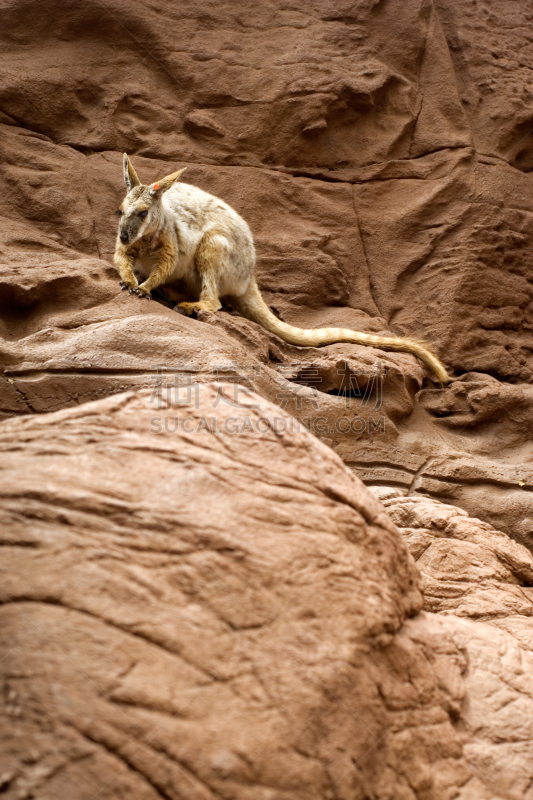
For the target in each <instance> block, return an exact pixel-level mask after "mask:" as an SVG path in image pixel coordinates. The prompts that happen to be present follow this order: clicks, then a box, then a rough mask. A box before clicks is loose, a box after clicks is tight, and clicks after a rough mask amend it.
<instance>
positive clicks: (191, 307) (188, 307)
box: [178, 300, 220, 317]
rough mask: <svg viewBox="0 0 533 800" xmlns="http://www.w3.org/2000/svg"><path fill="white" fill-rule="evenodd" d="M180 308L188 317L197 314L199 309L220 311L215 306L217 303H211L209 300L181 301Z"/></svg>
mask: <svg viewBox="0 0 533 800" xmlns="http://www.w3.org/2000/svg"><path fill="white" fill-rule="evenodd" d="M178 308H180V309H181V310H182V311H184V312H185V314H187V316H188V317H193V316H195V315H196V314H197V313H198V311H218V309H217V308H215V303H211V302H210V301H208V300H197V301H196V302H195V303H180V304H179V305H178ZM219 308H220V306H219Z"/></svg>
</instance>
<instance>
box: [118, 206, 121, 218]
mask: <svg viewBox="0 0 533 800" xmlns="http://www.w3.org/2000/svg"><path fill="white" fill-rule="evenodd" d="M121 216H122V209H121V208H119V210H118V211H117V217H121Z"/></svg>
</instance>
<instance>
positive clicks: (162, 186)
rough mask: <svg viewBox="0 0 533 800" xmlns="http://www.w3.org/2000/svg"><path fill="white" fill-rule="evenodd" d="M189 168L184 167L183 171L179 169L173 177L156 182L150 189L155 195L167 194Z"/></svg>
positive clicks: (168, 176) (169, 176)
mask: <svg viewBox="0 0 533 800" xmlns="http://www.w3.org/2000/svg"><path fill="white" fill-rule="evenodd" d="M186 169H187V167H183V169H179V170H178V171H177V172H173V173H172V174H171V175H167V176H166V178H161V180H160V181H156V183H153V184H152V185H151V186H150V189H151V190H152V192H153V193H154V194H155V195H162V194H163V192H166V191H167V190H168V189H170V187H171V186H172V184H173V183H175V182H176V181H177V180H178V178H179V176H180V175H181V173H182V172H185V170H186Z"/></svg>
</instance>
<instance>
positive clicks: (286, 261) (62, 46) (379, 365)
mask: <svg viewBox="0 0 533 800" xmlns="http://www.w3.org/2000/svg"><path fill="white" fill-rule="evenodd" d="M502 14H503V17H502ZM508 14H511V17H510V19H511V18H512V22H511V23H509V24H507V23H505V25H504V24H503V22H502V19H503V18H505V19H507V16H508ZM28 19H31V20H32V24H31V25H28V24H27V20H28ZM529 21H530V20H529V11H528V9H527V5H524V4H513V7H512V13H511V11H510V10H509V9H507V6H505V11H502V6H501V4H500V3H498V2H497V1H496V0H487V2H485V3H484V4H483V7H482V8H478V6H477V5H476V4H475V3H473V2H472V3H471V2H463V0H461V2H454V0H446V1H445V2H444V1H443V2H441V1H440V0H439V2H436V1H435V2H430V1H429V0H406V2H402V3H401V8H400V7H399V6H397V4H394V3H388V4H383V3H375V2H360V3H357V4H355V5H354V4H353V3H349V4H346V3H345V4H343V3H339V2H335V3H330V2H328V0H321V1H320V2H318V3H315V4H313V5H312V6H309V4H304V5H300V6H290V7H289V6H286V5H284V4H283V3H282V2H279V0H272V2H268V3H261V5H260V7H258V8H254V9H253V10H252V9H250V8H249V7H248V6H243V4H242V2H239V0H234V2H228V3H224V4H222V5H221V4H211V5H209V6H205V4H204V6H203V10H202V12H201V13H200V11H199V10H198V9H197V7H196V4H193V3H180V4H179V7H178V6H176V7H174V6H169V5H168V4H166V5H165V4H159V5H158V4H156V5H155V6H152V7H151V10H150V11H148V10H147V9H145V8H144V7H142V8H141V7H138V6H136V5H134V4H132V3H129V2H126V4H124V3H122V4H121V5H120V6H118V5H116V4H115V3H113V2H107V0H105V2H103V3H99V4H97V5H94V4H85V5H84V6H83V7H79V5H78V4H75V3H70V2H67V3H63V2H62V3H60V4H56V5H55V6H54V4H52V5H51V4H50V3H47V4H46V5H44V6H43V5H42V4H41V3H38V2H34V1H33V0H31V1H30V0H25V1H24V2H23V3H22V2H20V0H18V1H17V2H12V3H11V4H9V5H8V7H6V9H4V13H3V29H2V36H3V40H4V42H5V45H4V50H3V55H2V56H0V58H3V59H4V66H5V69H4V70H3V71H2V78H1V80H0V100H1V108H2V112H3V113H2V116H1V118H0V125H1V140H0V147H1V159H0V183H1V194H0V197H1V200H0V202H1V209H0V213H1V214H2V226H1V231H0V237H1V242H0V248H1V249H0V258H1V259H2V275H1V276H0V311H1V314H2V320H1V323H0V324H1V326H2V330H1V334H2V336H3V337H4V341H3V342H2V361H3V362H4V364H5V367H4V369H5V370H7V371H6V372H4V375H5V376H6V380H5V381H3V382H2V386H1V396H0V412H1V413H2V415H3V416H4V417H6V416H7V417H9V416H11V415H13V414H19V413H22V414H26V413H41V412H43V411H48V410H55V409H59V408H63V407H65V406H68V405H72V404H73V403H78V402H83V401H85V400H93V399H98V398H99V397H102V396H105V395H107V394H110V393H112V392H117V391H121V390H125V389H129V388H138V387H139V386H142V385H147V384H151V383H153V380H154V373H156V372H157V367H160V368H166V369H167V370H168V371H169V373H170V375H171V381H173V380H174V378H175V375H176V373H179V372H182V373H184V374H185V376H186V379H187V380H188V379H189V378H190V376H191V375H193V376H194V379H195V380H212V379H217V378H218V377H225V378H226V377H228V374H229V373H230V374H231V375H233V376H234V377H235V378H238V379H240V380H241V381H245V382H246V384H247V385H248V386H250V387H252V388H254V389H255V390H257V391H259V392H260V393H261V394H263V395H265V396H267V397H268V398H269V399H270V400H272V401H273V402H275V403H277V404H278V405H283V406H284V407H285V408H286V409H287V410H289V411H291V412H292V413H295V414H297V415H298V416H299V418H300V419H303V420H306V421H307V423H308V424H309V425H310V427H311V429H312V430H313V431H314V432H315V433H316V434H317V435H319V436H320V437H321V438H322V439H323V440H324V441H325V442H326V443H328V444H329V445H330V446H332V447H333V448H334V449H335V450H336V451H337V452H338V453H339V455H341V457H342V458H343V459H344V460H345V462H346V463H348V464H349V465H350V466H351V467H352V468H354V469H356V470H357V471H358V474H359V475H360V476H361V477H363V479H364V480H366V481H367V482H370V483H376V484H378V485H380V484H383V483H385V484H391V483H392V484H394V485H396V486H399V487H402V488H403V489H404V490H405V491H409V490H410V489H411V488H412V486H413V482H415V483H416V489H417V491H422V492H424V493H429V494H430V495H431V496H433V497H434V498H436V499H440V500H443V501H445V502H449V503H452V504H454V505H459V506H460V507H463V508H465V509H466V510H468V511H469V512H470V513H472V514H474V515H475V516H477V517H480V518H482V519H484V520H486V521H487V522H489V523H490V524H492V525H493V526H495V527H496V528H498V529H501V530H504V531H505V532H507V533H508V534H510V535H512V536H513V537H514V538H516V539H517V540H518V541H520V542H522V543H524V544H526V545H527V546H530V547H531V546H532V538H531V536H532V531H533V501H532V499H531V498H532V497H533V495H532V493H531V490H532V488H533V474H532V472H531V466H530V464H531V462H530V448H529V445H524V441H523V438H524V437H523V434H524V427H523V424H522V420H524V419H526V420H527V419H529V411H528V408H529V402H530V400H529V397H530V385H531V374H532V373H531V369H532V362H531V349H532V344H533V341H532V339H531V335H532V334H531V331H532V330H533V327H532V326H533V319H532V316H531V309H532V308H533V305H532V295H531V275H530V270H529V263H530V261H531V259H532V257H533V252H532V251H531V247H532V246H533V245H532V244H531V242H532V241H533V237H532V232H533V231H532V227H531V225H532V222H531V221H532V219H533V194H532V189H531V179H530V176H529V174H528V170H529V168H530V167H529V165H530V162H531V163H533V160H532V159H533V156H531V153H530V150H531V146H532V145H531V142H532V141H533V139H532V135H531V133H530V128H531V127H533V122H532V120H533V117H532V109H531V108H530V106H531V102H530V99H529V96H528V94H527V91H528V90H527V86H528V85H529V83H530V82H531V81H530V74H531V67H532V64H533V55H532V54H531V48H530V46H529V44H528V41H529V40H528V34H527V30H528V25H529ZM502 31H505V34H503V33H502ZM518 54H519V55H518ZM530 122H531V125H530ZM123 150H126V151H128V152H129V153H130V155H132V157H133V160H134V163H135V165H136V167H137V169H138V171H139V174H140V176H141V178H142V179H144V180H146V181H151V180H154V179H157V178H158V177H161V176H162V175H163V174H165V173H168V172H170V171H173V170H174V169H175V168H176V166H177V165H182V166H187V171H186V172H185V175H184V179H185V180H186V181H189V182H191V183H194V184H196V185H198V186H200V187H201V188H203V189H206V190H207V191H210V192H213V193H215V194H217V195H220V196H221V197H223V198H224V199H225V200H227V201H228V202H230V203H231V204H232V205H233V206H234V207H235V208H236V209H237V210H238V211H239V212H241V213H242V214H243V215H244V216H245V218H246V219H247V221H248V222H249V224H250V226H251V228H252V231H253V233H254V236H255V239H256V243H257V252H258V277H259V281H260V285H261V287H262V289H263V291H264V293H265V297H266V299H267V301H268V302H269V303H270V304H271V305H272V307H273V308H275V310H276V312H277V313H279V314H280V316H281V317H282V318H284V319H286V320H287V321H290V322H293V323H296V324H300V325H304V326H311V327H313V326H317V325H327V324H334V325H343V326H348V327H355V328H358V329H361V330H368V331H379V332H382V333H386V332H394V333H396V334H402V333H403V334H409V335H411V336H418V337H420V338H424V339H426V340H427V341H429V342H430V343H432V344H433V345H434V347H435V348H436V349H437V351H438V352H439V353H440V355H441V356H442V357H443V359H444V360H445V361H446V363H447V364H448V366H449V368H450V369H451V370H453V371H454V372H455V375H456V377H457V380H456V381H455V382H454V383H453V384H452V385H451V387H450V388H449V389H448V390H446V391H442V390H441V389H433V390H425V391H424V395H423V397H421V398H419V400H418V401H417V404H416V412H415V413H414V414H413V409H414V408H415V405H414V395H415V393H416V391H417V389H419V388H420V387H421V385H422V384H421V381H422V379H423V377H424V372H423V370H422V369H421V366H420V365H419V364H418V363H416V362H415V360H414V359H413V358H412V357H410V356H406V355H394V354H384V353H383V352H382V351H377V350H373V349H371V348H361V347H357V346H353V345H350V346H348V345H335V346H331V347H327V348H323V349H321V350H310V351H308V350H305V349H302V348H293V347H289V346H286V345H284V344H282V343H280V342H279V340H276V339H275V338H274V337H271V336H269V335H267V334H265V333H264V332H263V331H261V330H260V329H259V328H258V327H257V326H255V325H252V324H248V323H246V322H244V321H243V320H241V319H240V318H239V317H236V316H234V315H232V314H231V313H228V311H223V312H220V313H219V314H218V315H217V316H216V318H215V319H203V320H201V322H203V323H204V324H200V322H198V321H190V320H177V319H176V318H175V316H174V314H173V313H172V312H171V310H170V309H169V308H168V307H165V306H164V305H162V304H159V303H158V304H157V305H156V304H152V306H151V307H150V308H147V307H146V304H143V303H141V301H139V300H138V299H137V298H132V297H124V296H121V295H119V293H118V288H117V283H116V272H115V270H114V268H113V267H112V266H111V264H110V259H111V254H112V250H113V246H114V238H115V228H116V220H115V217H114V211H115V209H116V208H117V207H118V203H119V202H120V200H121V198H122V196H123V185H122V177H121V166H120V159H121V152H122V151H123ZM154 306H155V307H154ZM208 325H209V326H211V327H208ZM184 366H185V369H184ZM220 368H222V373H221V370H220ZM383 370H384V371H386V377H385V379H384V380H383V377H382V372H383ZM376 376H377V377H376ZM378 385H379V386H380V389H379V390H377V389H376V386H378ZM354 386H356V387H357V390H356V391H353V387H354ZM347 394H348V397H347V396H346V395H347ZM350 395H352V397H350ZM350 399H351V400H353V402H352V403H351V404H350V403H347V402H346V401H347V400H350ZM361 400H363V402H361ZM347 406H349V407H348V408H347ZM420 406H422V407H423V408H424V409H425V412H423V411H422V410H421V408H420ZM515 410H516V413H515ZM508 411H509V412H510V413H507V412H508ZM376 412H377V413H376ZM340 418H342V422H341V423H339V422H338V420H339V419H340ZM317 420H318V421H317ZM524 424H526V425H529V423H528V422H527V421H526V422H525V423H524Z"/></svg>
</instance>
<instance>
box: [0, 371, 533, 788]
mask: <svg viewBox="0 0 533 800" xmlns="http://www.w3.org/2000/svg"><path fill="white" fill-rule="evenodd" d="M195 395H196V396H195V397H194V398H191V401H190V402H189V403H186V402H183V403H175V402H172V401H171V402H170V403H168V404H165V406H166V407H162V408H160V409H156V408H155V407H154V403H153V401H152V400H151V399H150V392H149V391H146V390H144V391H142V392H140V393H137V394H133V393H129V394H122V395H118V396H115V397H111V398H108V399H106V400H102V401H97V402H96V403H91V404H88V405H85V406H82V407H81V408H80V409H72V410H65V411H60V412H57V413H55V414H52V415H50V414H48V415H44V416H42V417H34V418H29V419H28V418H26V419H18V420H14V421H11V422H7V423H5V424H4V425H3V426H2V428H1V431H0V449H1V452H2V466H3V467H4V468H5V470H6V472H5V474H4V475H5V477H4V480H3V481H2V516H3V519H2V536H3V541H2V544H3V545H4V548H5V553H6V555H5V556H4V559H3V575H2V581H1V586H2V589H1V592H2V610H1V615H2V618H3V619H2V623H3V624H2V639H1V642H2V651H3V652H2V659H3V668H4V675H5V681H6V682H5V692H4V696H5V717H4V719H5V722H6V725H5V727H4V730H3V733H2V738H3V742H4V745H3V748H2V750H3V756H2V769H1V774H2V776H3V778H2V780H3V790H4V791H6V792H8V794H7V795H6V796H8V797H17V798H29V797H39V798H42V799H43V800H48V798H50V800H52V798H57V797H67V796H68V797H70V798H73V800H75V799H76V798H89V797H92V796H93V795H94V794H98V796H101V797H104V798H106V797H109V798H114V797H120V796H129V797H135V798H152V797H154V798H155V797H161V796H163V797H169V798H172V799H173V798H181V797H189V798H204V797H235V798H261V800H263V798H272V800H274V798H278V797H284V798H304V797H305V798H317V800H319V798H320V800H322V798H325V797H331V798H334V797H338V798H364V797H369V796H374V797H379V798H382V797H383V798H387V797H402V798H403V797H405V798H413V797H420V798H423V797H427V796H435V797H439V798H440V797H442V798H444V797H450V798H451V797H456V796H458V794H457V792H458V791H459V788H460V787H462V788H461V791H460V796H461V797H465V798H467V797H488V796H493V795H489V794H488V790H486V789H484V787H483V783H482V781H481V780H480V778H479V777H476V771H479V773H480V774H481V775H483V769H482V768H481V767H482V765H481V764H480V769H479V770H476V767H477V766H478V764H477V761H476V759H477V760H478V761H480V762H482V761H483V759H484V760H485V761H487V754H486V753H485V752H484V751H483V750H481V752H480V751H479V748H477V749H476V745H477V740H474V741H473V742H470V741H469V740H468V738H467V737H466V736H465V733H464V728H465V725H469V724H470V722H469V717H472V716H474V717H475V715H476V713H478V714H481V713H482V709H483V702H484V700H485V697H484V694H485V693H486V692H484V691H482V690H481V687H480V686H479V685H478V686H477V695H480V699H479V700H478V699H477V695H476V694H475V693H473V694H472V702H471V703H470V704H469V711H468V715H469V716H468V715H465V713H464V711H463V702H462V701H463V699H464V694H465V682H464V679H463V677H462V672H464V670H465V669H466V666H467V663H468V662H467V660H466V659H465V656H464V652H463V650H464V648H463V649H461V648H460V647H458V646H457V645H456V644H455V642H454V636H461V635H463V636H465V635H466V634H465V633H464V631H463V628H462V627H460V626H459V627H458V628H456V627H453V626H451V627H450V626H446V625H443V624H442V623H440V622H439V621H438V619H437V618H436V617H435V618H432V616H431V615H425V616H421V615H417V612H418V611H419V610H420V608H421V604H422V596H421V594H420V591H419V588H418V576H417V572H416V568H415V566H414V563H413V561H412V559H411V558H410V556H409V554H408V552H407V548H406V546H405V544H404V543H403V541H402V537H401V535H400V534H399V533H398V531H397V529H396V528H395V527H394V525H393V523H392V522H391V521H390V518H389V517H388V516H387V514H386V513H385V511H384V509H383V507H382V506H381V505H380V504H379V502H378V501H377V500H376V499H375V498H374V497H373V496H372V494H370V492H369V491H368V490H367V489H365V487H364V486H363V485H362V483H361V482H360V481H359V480H358V479H357V478H355V477H354V476H353V475H351V474H350V472H349V471H348V470H347V469H346V468H345V467H344V466H343V464H342V462H341V461H340V460H339V459H338V457H336V456H335V455H334V454H333V453H332V452H331V450H330V449H329V448H327V447H326V446H324V445H323V444H321V443H320V442H319V441H318V440H317V439H316V438H315V437H313V436H311V435H310V434H309V433H307V432H306V431H302V432H296V431H294V430H291V428H292V425H293V423H294V419H293V418H290V417H288V415H286V414H284V413H283V412H282V411H280V409H279V408H278V407H276V406H273V405H271V404H269V403H267V402H266V401H264V400H261V399H260V398H259V397H258V396H257V395H254V394H253V393H251V392H249V391H248V390H245V389H241V390H240V398H239V399H238V400H237V401H236V400H235V398H234V395H233V387H232V385H231V384H221V383H219V384H211V385H207V386H202V387H197V391H196V393H195ZM155 412H158V413H155ZM163 418H165V419H168V420H170V421H172V426H173V427H174V428H175V432H174V433H173V434H168V433H166V434H165V433H158V427H159V425H160V423H161V421H162V420H163ZM411 505H412V504H411ZM402 508H406V506H405V504H403V505H402ZM428 524H429V523H428ZM502 536H503V535H502ZM504 538H505V539H507V537H504ZM512 547H513V546H509V549H512ZM514 548H515V550H516V551H520V550H521V549H522V550H523V548H520V546H519V545H516V544H515V545H514ZM524 553H527V551H525V550H524ZM524 553H520V552H519V553H518V556H517V557H516V559H515V560H518V561H519V560H520V557H521V558H522V562H523V564H524V565H525V566H523V568H522V569H523V571H524V570H526V569H527V568H529V569H530V570H531V566H530V564H531V563H533V559H530V560H529V562H527V559H526V558H525V556H524ZM409 618H412V619H411V620H410V621H409V622H408V623H407V624H405V623H406V621H407V620H408V619H409ZM481 638H482V637H481ZM467 649H468V648H467ZM486 684H487V685H486V691H490V689H491V686H490V684H489V683H488V682H486ZM525 710H526V709H524V711H525ZM509 736H510V731H507V739H508V738H509ZM504 738H505V737H504ZM465 740H467V741H469V745H470V747H471V749H472V752H473V756H472V759H471V760H472V762H473V765H474V768H472V766H470V765H469V760H468V758H467V757H466V756H465V754H464V753H463V748H464V744H465ZM524 755H525V754H524ZM518 761H519V762H520V759H518ZM488 763H489V766H492V767H493V769H496V767H497V758H495V757H493V758H492V760H491V758H490V753H489V756H488ZM523 772H524V773H525V772H527V761H526V760H525V759H523ZM500 782H501V781H500ZM504 796H506V797H507V796H509V797H511V796H513V797H514V796H515V795H509V794H506V795H504ZM516 796H518V795H516Z"/></svg>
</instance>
